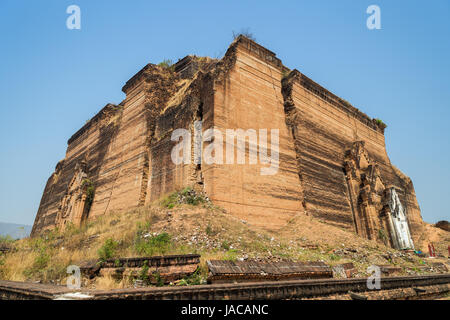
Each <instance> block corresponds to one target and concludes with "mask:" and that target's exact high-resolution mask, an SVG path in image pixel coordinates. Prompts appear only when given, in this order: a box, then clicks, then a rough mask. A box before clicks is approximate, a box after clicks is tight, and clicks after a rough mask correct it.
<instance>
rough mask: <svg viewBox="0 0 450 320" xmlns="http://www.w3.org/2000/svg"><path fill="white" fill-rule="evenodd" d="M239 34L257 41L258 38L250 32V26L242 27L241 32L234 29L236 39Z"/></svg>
mask: <svg viewBox="0 0 450 320" xmlns="http://www.w3.org/2000/svg"><path fill="white" fill-rule="evenodd" d="M239 36H244V37H246V38H248V39H250V40H253V41H255V42H256V38H255V36H254V35H253V33H251V32H250V28H244V29H241V30H240V31H239V32H236V31H234V30H233V39H234V40H236V39H237V38H238V37H239Z"/></svg>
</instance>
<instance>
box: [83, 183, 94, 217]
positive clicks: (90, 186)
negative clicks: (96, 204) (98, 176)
mask: <svg viewBox="0 0 450 320" xmlns="http://www.w3.org/2000/svg"><path fill="white" fill-rule="evenodd" d="M82 187H83V188H86V206H87V208H88V209H87V210H88V211H89V208H90V207H91V205H92V202H93V201H94V195H95V187H94V183H93V182H92V181H91V180H90V179H84V180H83V182H82Z"/></svg>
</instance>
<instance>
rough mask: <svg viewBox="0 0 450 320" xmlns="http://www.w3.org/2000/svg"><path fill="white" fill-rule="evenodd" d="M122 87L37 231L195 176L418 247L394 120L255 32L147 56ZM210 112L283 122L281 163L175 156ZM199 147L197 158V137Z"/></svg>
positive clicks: (266, 221) (246, 197) (214, 187)
mask: <svg viewBox="0 0 450 320" xmlns="http://www.w3.org/2000/svg"><path fill="white" fill-rule="evenodd" d="M123 92H124V93H125V94H126V98H125V100H124V101H122V102H121V103H120V104H118V105H114V104H107V105H106V106H105V107H104V108H103V109H101V110H100V112H99V113H98V114H97V115H96V116H94V117H93V118H92V119H91V120H90V121H89V122H87V123H86V124H85V125H84V126H83V127H82V128H81V129H80V130H78V132H76V133H75V134H74V135H73V136H72V137H71V138H70V139H69V141H68V147H67V152H66V156H65V158H64V159H63V160H61V161H60V162H59V163H58V164H57V166H56V169H55V172H54V173H53V174H52V175H51V176H50V178H49V180H48V182H47V185H46V187H45V190H44V194H43V196H42V200H41V203H40V206H39V210H38V212H37V216H36V220H35V223H34V226H33V231H32V235H34V236H35V235H38V234H40V233H42V232H44V231H45V230H47V229H52V228H54V227H56V226H59V227H61V228H63V227H64V225H66V224H67V223H68V222H71V223H73V224H75V225H79V224H81V223H83V222H84V221H86V220H88V219H93V218H95V217H97V216H100V215H105V214H108V213H109V212H111V211H115V212H117V211H125V210H129V209H131V208H135V207H138V206H143V205H146V204H148V203H150V202H151V201H154V200H156V199H158V198H160V197H161V196H163V195H165V194H168V193H170V192H173V191H175V190H178V189H181V188H183V187H186V186H191V187H193V188H194V189H197V190H201V191H203V192H204V193H206V194H207V196H208V197H209V198H210V199H211V200H212V201H213V202H214V203H215V204H216V205H219V206H221V207H223V208H224V209H226V210H227V212H228V213H229V214H230V215H234V216H236V217H238V218H240V219H245V220H246V221H248V222H249V223H251V224H253V225H256V226H262V227H265V228H268V229H274V230H276V229H277V228H280V227H282V226H284V225H285V224H286V223H287V222H288V221H289V219H291V218H292V217H293V216H295V215H298V214H308V215H310V216H312V217H316V218H317V219H321V220H322V221H326V222H327V223H329V224H334V225H336V226H339V227H341V228H345V229H350V230H352V229H353V230H355V231H356V232H357V233H358V234H359V235H360V236H362V237H365V238H368V239H376V238H378V237H380V236H382V235H383V236H385V237H386V238H387V239H388V241H389V243H390V245H391V246H393V247H395V248H399V249H403V248H412V247H413V246H414V241H416V240H417V238H418V235H419V232H420V230H421V228H422V224H423V222H422V218H421V215H420V209H419V206H418V203H417V200H416V196H415V193H414V187H413V184H412V182H411V180H410V179H409V178H408V177H407V176H405V175H404V174H402V173H401V172H400V171H399V170H398V169H397V168H396V167H394V166H393V165H392V164H391V162H390V160H389V158H388V156H387V153H386V148H385V137H384V130H385V127H386V126H385V125H384V123H383V122H381V121H379V120H375V119H371V118H369V117H368V116H367V115H366V114H364V113H362V112H361V111H359V110H358V109H356V108H355V107H353V106H352V105H350V104H349V103H348V102H346V101H345V100H343V99H341V98H339V97H337V96H335V95H334V94H332V93H331V92H329V91H328V90H326V89H325V88H323V87H321V86H320V85H319V84H317V83H315V82H314V81H312V80H311V79H309V78H308V77H306V76H305V75H303V74H302V73H300V72H299V71H297V70H290V69H288V68H286V67H285V66H283V64H282V62H281V60H280V59H278V58H277V57H276V55H275V54H274V53H273V52H271V51H269V50H267V49H266V48H264V47H262V46H261V45H259V44H257V43H255V42H254V41H252V40H250V39H248V38H246V37H243V36H239V37H238V38H237V39H235V41H234V42H233V43H232V44H231V45H230V47H229V48H228V51H227V52H226V54H225V56H224V57H223V58H222V59H220V60H216V59H210V58H200V57H196V56H187V57H185V58H183V59H181V60H180V61H178V62H177V63H176V64H174V65H173V66H171V67H168V66H161V65H154V64H148V65H146V66H145V67H144V68H143V69H142V70H141V71H139V72H138V73H137V74H136V75H135V76H133V77H132V78H131V79H130V80H129V81H128V82H127V83H126V84H125V86H124V87H123ZM199 121H201V123H202V127H203V129H204V130H205V129H208V128H216V129H217V130H219V131H220V132H224V133H225V132H226V130H227V129H238V128H239V129H242V130H243V131H244V132H246V133H248V134H249V135H250V133H251V132H261V131H259V130H260V129H267V130H268V131H267V132H270V131H271V130H272V132H275V130H278V139H279V150H278V151H279V161H278V162H277V170H276V173H275V174H261V168H266V167H267V166H268V164H267V163H263V162H262V161H256V163H255V162H251V161H249V157H247V158H246V160H247V161H245V163H242V162H239V161H238V162H236V161H230V163H228V161H224V163H219V164H218V163H205V162H202V163H198V162H195V161H183V162H181V163H176V162H174V161H173V159H172V158H171V154H172V152H173V148H174V146H175V145H176V144H177V143H178V141H172V139H171V137H172V133H173V132H174V130H175V129H178V128H184V129H187V130H188V131H190V132H192V134H193V135H194V127H195V125H194V124H195V123H198V122H199ZM247 130H250V131H247ZM251 130H253V131H251ZM268 136H269V140H270V139H273V138H271V136H270V133H269V134H268ZM244 139H245V137H244ZM249 140H251V139H250V138H249ZM272 142H273V141H272ZM211 143H212V142H211ZM251 144H252V143H250V145H251ZM268 145H270V143H268ZM202 148H208V143H207V142H204V143H203V145H202ZM250 149H251V146H248V147H247V148H245V152H246V154H247V155H248V153H249V150H250ZM189 152H190V153H191V154H190V155H189V157H187V158H188V160H191V159H192V158H194V145H193V146H192V149H191V150H190V151H189ZM215 152H217V150H216V151H215ZM223 152H224V153H225V148H224V149H223Z"/></svg>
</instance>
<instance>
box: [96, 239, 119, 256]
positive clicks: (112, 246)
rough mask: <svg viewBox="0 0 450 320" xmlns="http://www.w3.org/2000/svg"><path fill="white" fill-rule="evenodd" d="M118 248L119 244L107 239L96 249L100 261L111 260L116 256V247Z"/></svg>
mask: <svg viewBox="0 0 450 320" xmlns="http://www.w3.org/2000/svg"><path fill="white" fill-rule="evenodd" d="M118 246H119V242H117V241H115V240H113V239H111V238H109V239H107V240H106V241H105V244H103V246H101V247H100V249H98V251H97V253H98V257H99V259H100V261H106V260H108V259H111V258H113V257H114V256H115V255H116V250H117V247H118Z"/></svg>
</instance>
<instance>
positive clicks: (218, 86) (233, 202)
mask: <svg viewBox="0 0 450 320" xmlns="http://www.w3.org/2000/svg"><path fill="white" fill-rule="evenodd" d="M224 59H230V60H232V61H233V63H232V65H231V66H230V67H229V70H226V71H223V73H224V74H222V75H221V77H219V78H218V79H217V80H216V81H215V85H214V125H215V127H216V128H217V129H219V130H220V131H221V132H222V133H223V134H224V140H225V132H226V129H243V130H247V129H254V130H256V131H257V133H258V132H259V129H267V136H268V146H270V144H271V141H270V136H271V130H272V129H278V130H279V158H280V160H279V169H278V172H277V173H276V174H275V175H261V172H260V169H261V167H267V165H264V164H261V163H260V161H258V163H257V164H256V165H251V164H249V156H248V153H249V148H250V146H247V147H246V159H245V161H246V163H245V164H236V163H237V159H235V161H234V164H226V163H225V164H223V165H218V164H215V165H210V166H207V165H204V168H205V170H208V174H207V175H205V177H207V179H205V188H206V189H205V190H206V191H207V193H208V194H209V195H210V197H211V199H213V200H214V202H215V203H217V204H219V205H220V206H222V207H224V208H226V209H227V210H228V211H229V212H233V213H235V214H236V215H238V216H239V217H240V218H242V219H244V220H247V221H248V222H249V223H252V224H256V225H260V226H267V227H271V228H277V227H281V226H282V225H284V224H286V222H287V221H288V220H289V219H290V218H292V217H293V216H294V215H295V214H298V213H300V212H302V211H303V210H302V197H301V185H300V181H299V176H298V172H297V167H296V155H295V150H294V145H293V141H292V138H291V137H290V134H289V132H288V129H287V126H286V123H285V115H284V111H283V96H282V95H281V77H282V73H283V70H284V68H283V66H282V65H281V62H280V61H279V60H278V59H276V58H275V54H273V53H272V52H270V51H268V50H267V49H265V48H263V47H261V46H259V45H257V44H256V43H254V42H248V41H242V42H238V43H237V44H236V45H235V46H232V47H231V48H230V50H229V51H228V52H227V54H226V56H225V58H224ZM258 138H260V137H259V136H258ZM227 143H228V141H227ZM235 143H237V141H235ZM223 152H224V155H223V158H224V159H225V158H226V157H225V153H226V148H224V150H223ZM269 154H270V151H269ZM235 157H236V154H235Z"/></svg>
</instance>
